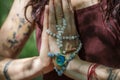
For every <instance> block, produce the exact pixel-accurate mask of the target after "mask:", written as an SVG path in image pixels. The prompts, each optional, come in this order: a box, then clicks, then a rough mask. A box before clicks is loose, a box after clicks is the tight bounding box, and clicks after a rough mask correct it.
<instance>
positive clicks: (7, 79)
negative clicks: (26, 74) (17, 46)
mask: <svg viewBox="0 0 120 80" xmlns="http://www.w3.org/2000/svg"><path fill="white" fill-rule="evenodd" d="M11 62H12V61H8V62H7V63H6V64H5V67H4V69H3V74H4V76H5V79H6V80H10V77H9V75H8V73H7V71H8V66H9V64H10V63H11Z"/></svg>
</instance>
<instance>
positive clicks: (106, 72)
mask: <svg viewBox="0 0 120 80" xmlns="http://www.w3.org/2000/svg"><path fill="white" fill-rule="evenodd" d="M51 1H52V0H51ZM57 1H58V2H57ZM71 2H72V1H71ZM71 2H70V0H54V4H51V5H54V6H55V10H54V11H57V10H56V9H59V10H58V11H59V12H56V16H59V15H64V17H65V19H66V21H67V23H68V25H67V28H69V29H73V31H71V33H73V34H74V33H76V34H77V32H75V31H76V30H74V29H75V26H74V25H75V23H74V18H73V9H71V8H72V6H71V4H72V3H71ZM55 3H56V4H55ZM60 4H62V6H59V5H60ZM58 7H61V8H58ZM62 8H63V9H62ZM60 10H62V11H60ZM71 16H72V17H71ZM60 17H61V16H59V18H57V19H62V18H60ZM53 19H54V18H53ZM56 21H57V22H60V21H61V20H56ZM70 21H71V22H70ZM58 24H59V23H58ZM70 25H72V26H70ZM54 26H55V25H54ZM49 27H51V26H49ZM52 47H53V46H52ZM72 47H74V45H72ZM66 56H67V55H66ZM91 64H94V63H90V62H86V61H83V60H81V59H79V57H78V56H76V57H75V59H73V60H72V61H70V62H69V64H68V66H67V69H66V71H65V75H67V76H68V77H71V78H73V79H75V80H87V78H88V70H89V67H90V65H91ZM54 65H55V66H56V64H54ZM73 65H74V66H73ZM90 77H91V80H120V69H113V68H110V67H107V66H103V65H100V64H99V65H98V66H97V67H96V68H95V71H94V74H92V75H91V76H90Z"/></svg>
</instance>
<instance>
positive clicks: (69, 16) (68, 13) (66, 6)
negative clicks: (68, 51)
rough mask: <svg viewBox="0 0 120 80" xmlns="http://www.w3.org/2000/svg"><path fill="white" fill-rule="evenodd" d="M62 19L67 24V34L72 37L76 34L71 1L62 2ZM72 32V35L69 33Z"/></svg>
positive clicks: (64, 0) (63, 0)
mask: <svg viewBox="0 0 120 80" xmlns="http://www.w3.org/2000/svg"><path fill="white" fill-rule="evenodd" d="M62 4H63V12H64V18H65V19H66V23H67V27H69V28H67V29H66V30H67V33H66V34H69V35H71V34H72V35H74V34H75V33H76V28H75V22H74V11H73V8H72V5H71V0H62ZM71 32H72V33H71Z"/></svg>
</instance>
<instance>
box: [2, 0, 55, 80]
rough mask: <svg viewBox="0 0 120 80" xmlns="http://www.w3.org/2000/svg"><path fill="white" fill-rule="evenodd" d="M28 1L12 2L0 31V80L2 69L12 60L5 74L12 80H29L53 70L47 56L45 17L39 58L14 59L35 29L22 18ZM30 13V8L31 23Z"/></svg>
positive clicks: (3, 79) (29, 11) (46, 12)
mask: <svg viewBox="0 0 120 80" xmlns="http://www.w3.org/2000/svg"><path fill="white" fill-rule="evenodd" d="M28 1H29V0H26V1H21V2H20V1H19V0H15V1H14V3H13V6H12V8H11V11H10V13H9V15H8V17H7V19H6V21H5V22H4V24H3V25H2V28H1V30H0V36H1V38H0V41H1V42H0V65H1V66H0V79H1V80H5V78H4V75H3V68H4V66H5V64H6V63H7V62H8V61H10V60H12V63H11V64H10V65H9V66H8V71H7V72H8V75H9V76H10V78H11V79H12V80H26V79H27V80H30V79H32V78H34V77H36V76H38V75H41V74H44V73H47V72H49V71H51V70H53V67H52V65H50V64H51V63H50V62H51V59H50V58H49V57H48V56H47V53H48V52H49V47H48V46H49V45H48V39H47V38H48V35H47V34H46V32H45V31H46V29H47V27H46V24H45V21H46V20H47V18H46V17H45V20H44V24H43V25H44V26H45V27H44V28H43V34H42V45H41V50H40V56H36V57H31V58H24V59H15V58H16V57H17V55H18V54H20V51H21V49H22V48H23V46H24V45H25V43H26V41H27V40H28V38H29V36H30V34H31V33H32V31H33V30H34V27H35V26H32V25H31V24H30V23H29V22H27V21H26V20H25V17H24V7H25V5H26V4H27V2H28ZM18 4H19V5H18ZM30 13H31V8H29V10H28V14H27V16H28V18H29V19H30V20H31V21H32V18H31V14H30ZM46 14H48V7H46V9H45V14H44V15H46ZM3 35H5V36H3ZM46 48H47V49H46ZM13 66H14V67H13Z"/></svg>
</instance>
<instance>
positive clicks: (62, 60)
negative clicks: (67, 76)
mask: <svg viewBox="0 0 120 80" xmlns="http://www.w3.org/2000/svg"><path fill="white" fill-rule="evenodd" d="M56 64H57V65H59V66H63V65H64V64H65V56H63V55H60V54H59V55H57V57H56Z"/></svg>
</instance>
